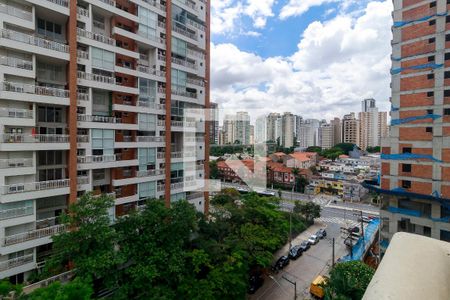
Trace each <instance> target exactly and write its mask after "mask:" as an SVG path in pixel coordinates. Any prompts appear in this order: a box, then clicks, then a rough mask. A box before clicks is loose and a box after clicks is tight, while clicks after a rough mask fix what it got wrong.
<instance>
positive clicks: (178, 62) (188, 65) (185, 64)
mask: <svg viewBox="0 0 450 300" xmlns="http://www.w3.org/2000/svg"><path fill="white" fill-rule="evenodd" d="M172 62H173V63H174V64H176V65H180V66H183V67H186V68H190V69H193V70H197V65H196V64H194V63H191V62H189V61H187V60H183V59H179V58H176V57H172Z"/></svg>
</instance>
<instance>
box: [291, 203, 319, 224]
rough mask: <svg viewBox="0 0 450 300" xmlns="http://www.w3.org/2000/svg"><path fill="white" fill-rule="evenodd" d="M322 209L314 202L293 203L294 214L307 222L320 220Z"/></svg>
mask: <svg viewBox="0 0 450 300" xmlns="http://www.w3.org/2000/svg"><path fill="white" fill-rule="evenodd" d="M321 211H322V208H321V207H320V205H318V204H315V203H314V202H300V201H295V206H294V212H295V213H298V214H301V215H303V216H304V217H305V219H306V220H307V221H308V222H314V219H317V218H320V212H321Z"/></svg>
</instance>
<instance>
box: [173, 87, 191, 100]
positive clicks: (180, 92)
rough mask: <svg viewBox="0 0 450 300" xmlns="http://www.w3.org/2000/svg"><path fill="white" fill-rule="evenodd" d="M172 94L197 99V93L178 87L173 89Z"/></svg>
mask: <svg viewBox="0 0 450 300" xmlns="http://www.w3.org/2000/svg"><path fill="white" fill-rule="evenodd" d="M172 95H177V96H182V97H187V98H193V99H197V93H191V92H188V91H186V90H180V89H176V88H173V89H172Z"/></svg>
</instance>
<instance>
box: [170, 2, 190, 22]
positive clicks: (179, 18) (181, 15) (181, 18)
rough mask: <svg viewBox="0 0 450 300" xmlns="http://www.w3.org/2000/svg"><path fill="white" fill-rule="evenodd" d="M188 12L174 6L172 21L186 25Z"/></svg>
mask: <svg viewBox="0 0 450 300" xmlns="http://www.w3.org/2000/svg"><path fill="white" fill-rule="evenodd" d="M186 18H187V12H186V11H185V10H184V9H182V8H181V7H179V6H177V5H172V20H174V21H175V22H177V23H180V24H183V25H184V24H186Z"/></svg>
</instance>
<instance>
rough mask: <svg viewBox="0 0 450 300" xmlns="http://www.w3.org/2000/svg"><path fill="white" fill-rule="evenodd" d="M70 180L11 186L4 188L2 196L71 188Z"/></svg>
mask: <svg viewBox="0 0 450 300" xmlns="http://www.w3.org/2000/svg"><path fill="white" fill-rule="evenodd" d="M69 183H70V180H69V179H59V180H49V181H39V182H27V183H20V184H11V185H6V186H3V187H2V191H1V192H2V195H9V194H18V193H25V192H35V191H44V190H52V189H60V188H66V187H68V186H69Z"/></svg>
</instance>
